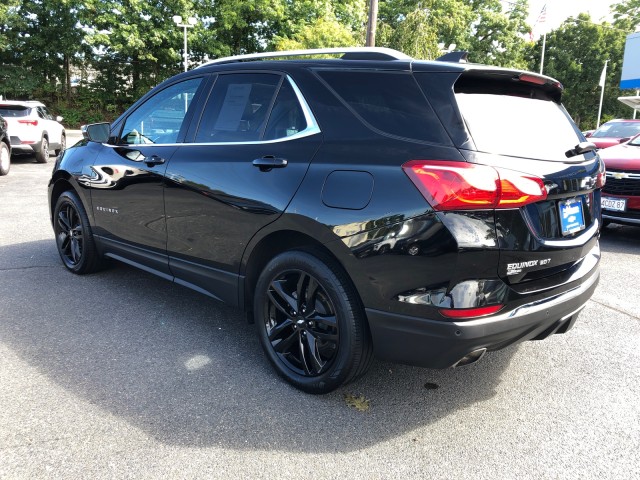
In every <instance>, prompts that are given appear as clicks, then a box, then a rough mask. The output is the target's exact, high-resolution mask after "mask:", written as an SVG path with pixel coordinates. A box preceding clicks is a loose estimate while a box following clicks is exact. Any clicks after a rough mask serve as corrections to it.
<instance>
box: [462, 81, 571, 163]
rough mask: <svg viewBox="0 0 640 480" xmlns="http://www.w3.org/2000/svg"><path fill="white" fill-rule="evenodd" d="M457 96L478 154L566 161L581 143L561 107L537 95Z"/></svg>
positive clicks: (487, 94) (481, 94)
mask: <svg viewBox="0 0 640 480" xmlns="http://www.w3.org/2000/svg"><path fill="white" fill-rule="evenodd" d="M521 94H522V92H518V95H515V94H514V95H509V94H504V91H503V92H501V94H497V93H495V94H494V93H460V92H458V93H456V100H457V102H458V106H459V107H460V112H461V113H462V116H463V117H464V120H465V123H466V125H467V128H468V130H469V133H470V134H471V137H472V138H473V141H474V142H475V144H476V148H477V149H478V151H481V152H487V153H496V154H499V155H507V156H514V157H525V158H537V159H541V160H561V161H564V160H566V158H567V157H566V156H565V152H566V151H567V150H570V149H571V148H573V147H575V146H576V145H577V144H578V143H580V140H581V139H580V137H579V136H578V132H577V131H576V129H575V128H574V124H573V122H572V121H571V119H570V118H569V116H568V115H567V113H566V111H565V110H564V108H563V107H562V106H561V105H558V104H557V103H555V102H554V101H552V100H551V99H550V98H545V95H544V94H543V93H542V92H540V91H537V92H536V94H535V96H534V95H531V96H521Z"/></svg>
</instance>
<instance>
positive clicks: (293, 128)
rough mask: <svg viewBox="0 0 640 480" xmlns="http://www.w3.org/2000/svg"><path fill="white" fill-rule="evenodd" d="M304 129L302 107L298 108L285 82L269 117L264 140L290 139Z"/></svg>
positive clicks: (293, 94)
mask: <svg viewBox="0 0 640 480" xmlns="http://www.w3.org/2000/svg"><path fill="white" fill-rule="evenodd" d="M305 128H307V122H306V120H305V118H304V112H303V111H302V107H300V103H299V102H298V98H297V97H296V94H295V93H294V91H293V88H291V84H290V83H289V82H287V81H285V82H284V83H283V84H282V87H281V88H280V91H279V92H278V97H277V98H276V103H275V104H274V106H273V110H271V114H270V115H269V121H268V122H267V128H266V130H265V132H264V140H275V139H277V138H285V137H290V136H291V135H295V134H296V133H298V132H301V131H302V130H304V129H305Z"/></svg>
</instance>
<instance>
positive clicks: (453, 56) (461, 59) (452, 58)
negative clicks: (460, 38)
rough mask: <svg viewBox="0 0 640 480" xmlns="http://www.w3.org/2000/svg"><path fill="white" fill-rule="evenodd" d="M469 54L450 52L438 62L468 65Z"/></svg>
mask: <svg viewBox="0 0 640 480" xmlns="http://www.w3.org/2000/svg"><path fill="white" fill-rule="evenodd" d="M468 56H469V52H462V51H460V52H449V53H445V54H444V55H442V56H441V57H438V58H436V62H451V63H467V57H468Z"/></svg>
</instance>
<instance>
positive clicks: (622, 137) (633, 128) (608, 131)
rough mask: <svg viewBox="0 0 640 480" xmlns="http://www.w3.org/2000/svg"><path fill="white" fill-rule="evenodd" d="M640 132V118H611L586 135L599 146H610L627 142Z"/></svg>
mask: <svg viewBox="0 0 640 480" xmlns="http://www.w3.org/2000/svg"><path fill="white" fill-rule="evenodd" d="M638 133H640V120H609V121H608V122H607V123H603V124H602V125H600V128H598V129H597V130H595V131H594V132H593V133H590V134H589V133H587V134H586V135H585V136H586V137H587V138H588V139H589V141H590V142H591V143H593V144H594V145H595V146H596V147H598V148H609V147H613V146H614V145H619V144H620V143H622V142H626V141H627V140H629V139H630V138H631V137H633V136H635V135H637V134H638Z"/></svg>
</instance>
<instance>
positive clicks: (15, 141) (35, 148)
mask: <svg viewBox="0 0 640 480" xmlns="http://www.w3.org/2000/svg"><path fill="white" fill-rule="evenodd" d="M23 142H24V140H23V139H22V138H21V137H16V136H14V135H12V136H11V149H12V150H13V153H33V152H39V151H40V148H41V147H42V139H41V138H38V140H37V141H33V142H32V143H31V142H30V141H29V142H30V143H23Z"/></svg>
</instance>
